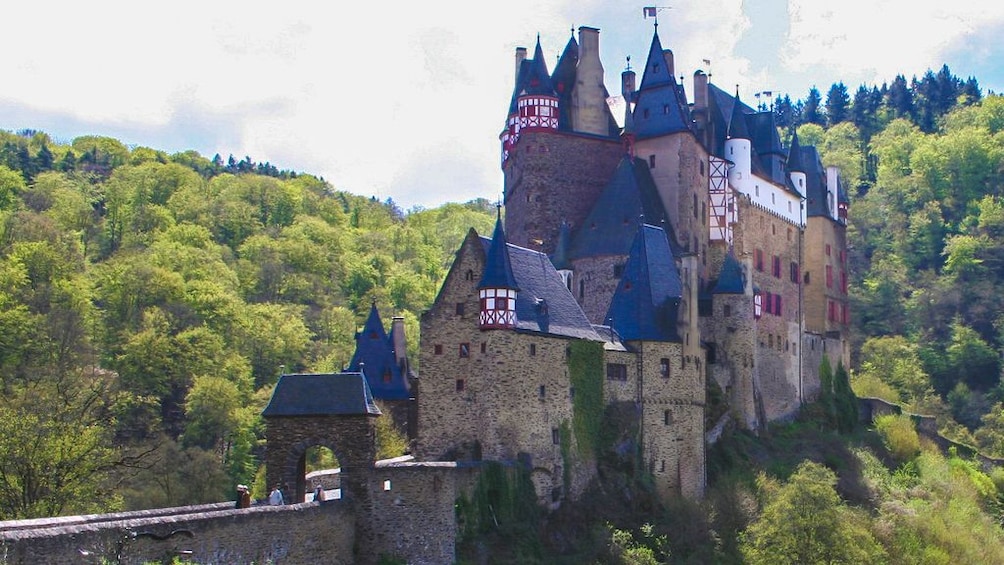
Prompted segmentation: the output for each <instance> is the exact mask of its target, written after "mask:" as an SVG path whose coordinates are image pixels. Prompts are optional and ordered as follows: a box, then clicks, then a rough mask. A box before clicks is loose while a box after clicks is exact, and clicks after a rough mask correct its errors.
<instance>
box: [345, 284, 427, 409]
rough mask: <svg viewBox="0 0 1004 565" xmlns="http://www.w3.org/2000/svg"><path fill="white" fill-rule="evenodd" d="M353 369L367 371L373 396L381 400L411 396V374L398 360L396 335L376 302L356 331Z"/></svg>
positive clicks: (365, 372)
mask: <svg viewBox="0 0 1004 565" xmlns="http://www.w3.org/2000/svg"><path fill="white" fill-rule="evenodd" d="M348 371H349V372H354V373H364V374H365V375H366V380H367V382H368V384H369V387H370V390H371V391H372V393H373V396H374V397H375V398H377V399H379V400H407V399H408V398H409V397H410V396H411V392H410V390H409V385H408V379H407V376H408V375H407V374H406V372H405V371H404V370H402V367H400V366H399V365H398V363H397V356H396V355H395V352H394V339H393V335H387V333H385V332H384V329H383V322H382V321H381V320H380V313H379V312H378V311H377V307H376V303H374V304H373V305H372V306H371V307H370V314H369V317H368V318H366V323H365V324H364V325H363V329H362V331H361V332H357V333H356V351H355V353H353V355H352V362H351V363H349V368H348Z"/></svg>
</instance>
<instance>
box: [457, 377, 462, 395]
mask: <svg viewBox="0 0 1004 565" xmlns="http://www.w3.org/2000/svg"><path fill="white" fill-rule="evenodd" d="M457 392H464V379H457Z"/></svg>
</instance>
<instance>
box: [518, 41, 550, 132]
mask: <svg viewBox="0 0 1004 565" xmlns="http://www.w3.org/2000/svg"><path fill="white" fill-rule="evenodd" d="M527 94H543V95H545V96H554V87H553V86H552V84H551V75H550V74H548V72H547V61H545V60H544V54H543V51H542V50H541V48H540V36H538V37H537V46H536V48H534V51H533V57H532V58H528V59H523V60H522V61H521V62H520V65H519V70H518V72H517V73H516V86H515V87H514V88H513V92H512V99H511V100H510V101H509V114H514V113H516V112H517V111H518V110H519V106H518V104H517V100H518V99H519V97H520V96H524V95H527Z"/></svg>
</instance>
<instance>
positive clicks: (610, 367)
mask: <svg viewBox="0 0 1004 565" xmlns="http://www.w3.org/2000/svg"><path fill="white" fill-rule="evenodd" d="M607 379H608V380H611V381H626V380H627V365H625V364H623V363H607Z"/></svg>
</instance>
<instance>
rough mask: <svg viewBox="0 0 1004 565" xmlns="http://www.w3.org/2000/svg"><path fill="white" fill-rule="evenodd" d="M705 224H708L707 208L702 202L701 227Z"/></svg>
mask: <svg viewBox="0 0 1004 565" xmlns="http://www.w3.org/2000/svg"><path fill="white" fill-rule="evenodd" d="M707 223H708V208H707V206H706V205H705V204H704V202H701V225H702V226H703V225H707Z"/></svg>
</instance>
